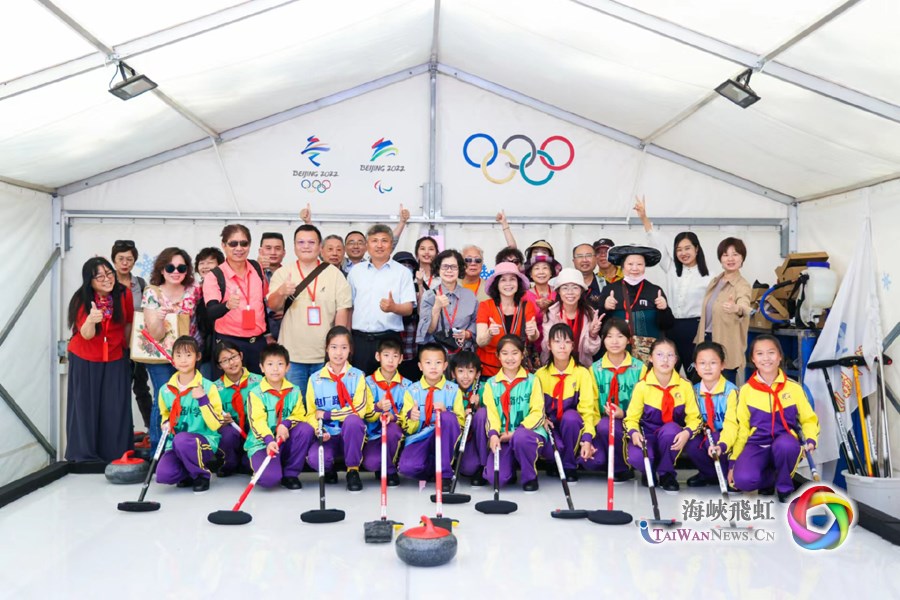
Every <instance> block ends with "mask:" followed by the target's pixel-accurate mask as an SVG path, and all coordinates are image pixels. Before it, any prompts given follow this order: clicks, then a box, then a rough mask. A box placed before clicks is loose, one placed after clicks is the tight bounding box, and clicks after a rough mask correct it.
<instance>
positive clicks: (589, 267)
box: [572, 244, 604, 310]
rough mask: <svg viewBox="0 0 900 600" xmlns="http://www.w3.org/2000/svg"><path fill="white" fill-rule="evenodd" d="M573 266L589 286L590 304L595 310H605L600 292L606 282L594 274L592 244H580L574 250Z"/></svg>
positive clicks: (588, 298)
mask: <svg viewBox="0 0 900 600" xmlns="http://www.w3.org/2000/svg"><path fill="white" fill-rule="evenodd" d="M572 265H573V266H574V267H575V269H577V270H578V272H579V273H581V276H582V278H583V279H584V285H586V286H587V291H586V292H585V293H586V294H587V300H588V304H590V305H591V308H593V309H594V310H603V301H602V300H601V299H600V290H602V289H603V286H604V281H603V280H602V279H600V278H599V277H597V276H596V275H595V274H594V265H595V262H594V249H593V248H592V247H591V245H590V244H578V245H577V246H575V248H573V249H572Z"/></svg>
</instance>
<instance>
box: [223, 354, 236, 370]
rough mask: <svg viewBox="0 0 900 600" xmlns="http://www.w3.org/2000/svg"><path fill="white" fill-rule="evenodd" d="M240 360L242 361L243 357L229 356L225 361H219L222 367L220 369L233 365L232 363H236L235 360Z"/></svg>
mask: <svg viewBox="0 0 900 600" xmlns="http://www.w3.org/2000/svg"><path fill="white" fill-rule="evenodd" d="M240 359H241V355H240V354H232V355H231V356H227V357H225V358H223V359H220V360H219V366H220V367H224V366H225V365H227V364H228V363H232V362H234V361H235V360H240Z"/></svg>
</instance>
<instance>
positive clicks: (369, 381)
mask: <svg viewBox="0 0 900 600" xmlns="http://www.w3.org/2000/svg"><path fill="white" fill-rule="evenodd" d="M375 360H377V361H378V364H379V367H378V368H377V369H375V372H374V373H372V374H371V375H369V376H368V377H366V385H368V386H369V393H370V394H371V395H372V399H373V401H374V406H375V414H376V416H377V417H378V419H377V420H375V421H369V422H367V423H366V446H365V448H363V459H362V466H363V468H364V469H366V470H369V471H372V472H373V473H375V475H376V477H378V478H380V477H381V415H382V414H384V413H387V415H388V416H387V418H388V425H387V456H388V464H387V484H388V485H389V486H391V487H395V486H398V485H400V477H399V476H398V475H397V459H398V454H399V452H400V442H401V441H402V440H403V430H402V429H401V428H400V425H399V424H398V422H397V421H398V418H399V416H400V407H401V406H403V395H404V394H405V393H406V388H408V387H409V386H410V385H412V381H410V380H409V379H407V378H405V377H403V376H402V375H400V373H399V372H398V371H397V369H398V367H399V366H400V362H401V361H402V360H403V347H402V346H401V345H400V340H399V339H396V338H383V339H381V340H379V342H378V348H377V350H376V352H375Z"/></svg>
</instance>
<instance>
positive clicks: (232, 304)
mask: <svg viewBox="0 0 900 600" xmlns="http://www.w3.org/2000/svg"><path fill="white" fill-rule="evenodd" d="M225 306H226V307H227V308H228V310H234V309H236V308H240V307H241V297H240V296H238V291H237V288H236V287H232V288H231V295H230V296H228V301H227V302H226V303H225Z"/></svg>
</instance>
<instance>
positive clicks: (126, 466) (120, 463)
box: [104, 450, 150, 483]
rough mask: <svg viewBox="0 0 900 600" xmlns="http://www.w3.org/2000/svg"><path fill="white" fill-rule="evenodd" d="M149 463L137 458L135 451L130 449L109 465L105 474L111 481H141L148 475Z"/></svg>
mask: <svg viewBox="0 0 900 600" xmlns="http://www.w3.org/2000/svg"><path fill="white" fill-rule="evenodd" d="M149 468H150V465H149V463H147V461H145V460H143V459H141V458H135V456H134V451H133V450H129V451H128V452H126V453H125V454H123V455H122V458H117V459H116V460H114V461H112V462H111V463H109V464H108V465H106V470H105V471H104V475H106V479H107V481H109V482H110V483H141V482H142V481H144V478H145V477H146V476H147V470H148V469H149Z"/></svg>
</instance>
